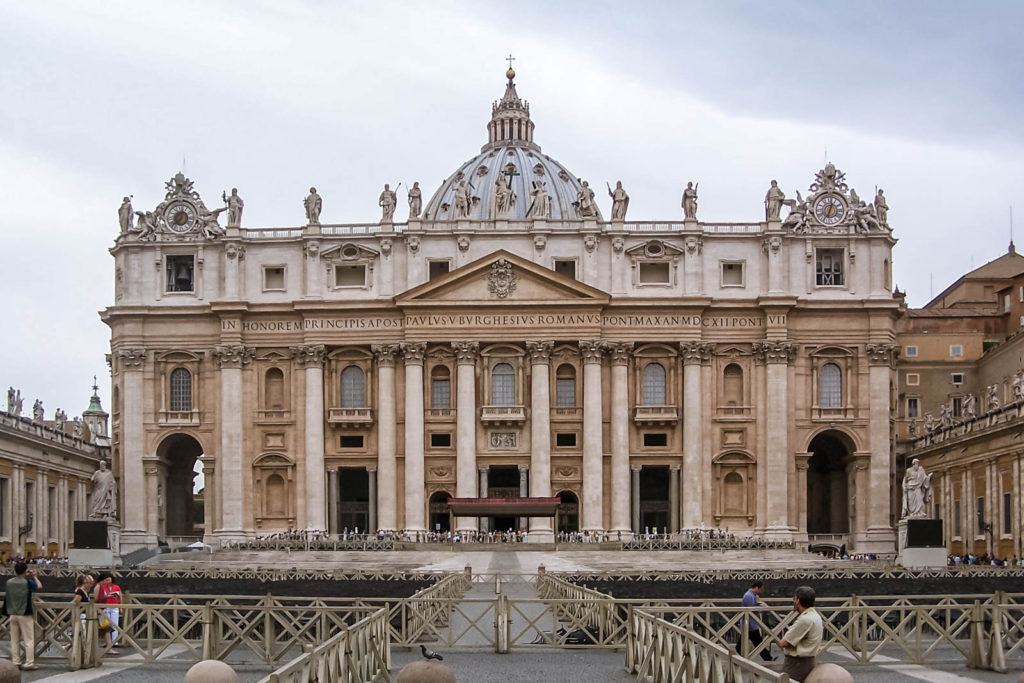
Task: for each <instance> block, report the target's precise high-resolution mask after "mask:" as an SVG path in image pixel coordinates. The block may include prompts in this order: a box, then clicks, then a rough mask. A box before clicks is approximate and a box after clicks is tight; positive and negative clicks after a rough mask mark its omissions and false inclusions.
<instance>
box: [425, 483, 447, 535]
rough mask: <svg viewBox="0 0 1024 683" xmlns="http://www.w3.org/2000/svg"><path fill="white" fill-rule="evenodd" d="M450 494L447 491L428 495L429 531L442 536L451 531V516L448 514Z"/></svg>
mask: <svg viewBox="0 0 1024 683" xmlns="http://www.w3.org/2000/svg"><path fill="white" fill-rule="evenodd" d="M451 497H452V494H450V493H448V492H447V491H435V492H434V493H432V494H430V501H429V503H428V507H429V509H430V531H436V532H438V533H441V534H444V533H447V532H449V531H451V528H452V527H451V515H449V514H448V499H449V498H451Z"/></svg>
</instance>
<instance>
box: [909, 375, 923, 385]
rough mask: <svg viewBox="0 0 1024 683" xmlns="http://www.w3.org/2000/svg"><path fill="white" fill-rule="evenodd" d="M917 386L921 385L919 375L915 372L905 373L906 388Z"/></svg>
mask: <svg viewBox="0 0 1024 683" xmlns="http://www.w3.org/2000/svg"><path fill="white" fill-rule="evenodd" d="M919 384H921V375H919V374H918V373H916V372H908V373H907V386H908V387H916V386H918V385H919Z"/></svg>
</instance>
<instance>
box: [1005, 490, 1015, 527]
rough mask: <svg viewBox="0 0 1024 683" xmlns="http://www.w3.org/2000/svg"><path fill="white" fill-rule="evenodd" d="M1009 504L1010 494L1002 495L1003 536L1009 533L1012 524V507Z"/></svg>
mask: <svg viewBox="0 0 1024 683" xmlns="http://www.w3.org/2000/svg"><path fill="white" fill-rule="evenodd" d="M1011 502H1012V500H1011V497H1010V494H1009V493H1004V494H1003V533H1004V534H1009V533H1011V531H1010V530H1011V529H1012V528H1013V527H1012V523H1013V506H1012V505H1011V504H1010V503H1011Z"/></svg>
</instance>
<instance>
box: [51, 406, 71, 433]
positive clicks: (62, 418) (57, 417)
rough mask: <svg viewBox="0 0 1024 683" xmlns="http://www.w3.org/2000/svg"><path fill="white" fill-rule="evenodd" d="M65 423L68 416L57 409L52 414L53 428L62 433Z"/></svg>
mask: <svg viewBox="0 0 1024 683" xmlns="http://www.w3.org/2000/svg"><path fill="white" fill-rule="evenodd" d="M67 421H68V414H67V413H65V412H64V411H63V410H61V409H60V408H57V410H55V411H54V413H53V428H54V429H56V430H57V431H58V432H63V431H64V423H65V422H67Z"/></svg>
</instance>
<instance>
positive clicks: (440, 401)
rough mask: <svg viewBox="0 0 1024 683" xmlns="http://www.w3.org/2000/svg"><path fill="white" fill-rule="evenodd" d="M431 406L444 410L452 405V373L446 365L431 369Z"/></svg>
mask: <svg viewBox="0 0 1024 683" xmlns="http://www.w3.org/2000/svg"><path fill="white" fill-rule="evenodd" d="M430 407H431V408H433V409H434V410H444V409H447V408H451V407H452V373H451V370H449V369H448V367H447V366H445V365H435V366H434V369H433V370H431V371H430Z"/></svg>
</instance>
